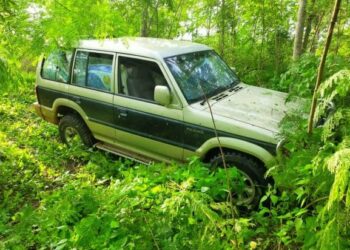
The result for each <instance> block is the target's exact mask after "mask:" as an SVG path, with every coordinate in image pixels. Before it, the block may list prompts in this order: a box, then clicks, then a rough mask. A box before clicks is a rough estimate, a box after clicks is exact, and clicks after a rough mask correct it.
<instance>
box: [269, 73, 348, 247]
mask: <svg viewBox="0 0 350 250" xmlns="http://www.w3.org/2000/svg"><path fill="white" fill-rule="evenodd" d="M349 79H350V78H349V71H348V70H343V71H339V72H337V73H336V74H334V75H333V76H331V77H330V78H328V79H327V80H326V81H325V82H324V83H323V84H322V85H321V88H320V90H319V97H320V100H321V101H320V103H319V106H318V109H317V114H318V115H317V118H316V119H320V118H326V121H325V123H324V125H323V126H322V127H318V128H316V129H315V133H314V134H313V135H312V136H310V135H307V134H306V132H301V131H306V126H307V123H306V121H305V119H302V118H300V117H301V116H289V117H288V118H287V121H286V122H285V123H284V131H285V135H286V136H287V137H288V139H289V140H290V141H289V143H288V144H287V148H288V149H289V151H290V152H291V156H290V157H289V158H286V159H285V161H284V162H283V164H280V165H279V166H278V167H276V168H275V169H274V170H272V171H271V172H272V173H273V175H274V177H275V180H276V182H277V185H278V186H279V187H283V190H285V191H286V192H288V199H289V200H288V202H282V203H281V204H284V206H286V208H287V210H286V212H287V214H288V213H290V211H291V210H292V209H293V210H295V209H297V210H298V209H304V210H305V211H307V213H302V214H297V216H296V217H294V218H293V217H291V219H288V220H287V221H286V222H285V223H283V228H284V227H286V226H287V225H288V224H289V223H295V222H296V221H299V222H300V223H301V224H300V223H299V224H300V225H299V226H298V227H295V229H293V230H292V231H289V233H293V232H294V233H296V239H297V240H298V241H301V242H302V244H303V247H304V248H305V249H310V248H316V249H347V248H349V246H350V242H349V233H348V230H347V229H346V228H347V227H348V226H349V223H350V221H349V217H348V216H347V214H348V212H349V208H350V207H349V204H350V203H349V197H350V191H349V190H350V189H349V184H350V178H349V171H350V150H349V148H350V144H349V129H348V128H349V125H350V116H349V114H350V112H349V96H350V91H349V85H350V84H349V83H350V82H349ZM329 102H333V103H334V104H335V107H336V108H335V110H333V111H332V112H329V110H328V109H327V107H328V103H329ZM296 124H299V125H298V126H295V125H296ZM292 126H293V127H292ZM300 129H301V130H300ZM293 131H294V132H293ZM298 207H300V208H298ZM281 211H283V210H278V211H277V213H280V212H281ZM304 222H306V225H304ZM295 226H297V225H295ZM307 231H308V233H306V232H307ZM310 232H312V233H311V234H310Z"/></svg>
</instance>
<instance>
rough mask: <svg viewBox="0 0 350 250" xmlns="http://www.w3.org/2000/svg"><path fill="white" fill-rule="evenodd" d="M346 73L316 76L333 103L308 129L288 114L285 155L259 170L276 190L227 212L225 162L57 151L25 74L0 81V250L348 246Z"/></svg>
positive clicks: (349, 141)
mask: <svg viewBox="0 0 350 250" xmlns="http://www.w3.org/2000/svg"><path fill="white" fill-rule="evenodd" d="M349 79H350V76H349V72H348V71H345V70H344V71H341V72H339V73H337V74H336V75H334V76H333V77H331V78H330V79H329V80H327V81H326V82H325V84H324V85H323V88H322V90H321V91H320V93H321V97H322V98H323V99H325V100H326V101H330V100H332V101H333V102H334V103H335V104H336V107H337V108H336V110H335V111H334V112H332V113H330V114H329V115H328V119H327V121H326V123H325V125H324V126H323V127H319V128H317V129H316V130H315V133H314V134H313V135H312V136H309V135H307V134H306V126H307V124H306V121H305V120H302V119H301V118H300V117H301V116H300V115H298V114H290V115H289V116H287V118H286V119H285V120H286V121H285V122H284V123H283V126H282V128H283V134H284V136H286V137H287V138H289V143H288V144H287V145H286V147H287V148H288V150H289V151H290V156H289V157H285V158H283V159H281V163H280V164H279V165H276V166H273V167H272V168H271V169H270V171H269V174H270V175H272V176H273V177H274V179H275V187H270V188H269V190H268V191H267V193H266V195H265V196H264V197H263V198H262V201H265V202H263V203H261V204H260V207H259V209H257V211H254V212H251V213H250V214H245V215H242V214H241V215H240V214H239V213H238V212H237V211H236V212H235V213H234V216H232V213H231V211H230V206H229V205H228V204H227V203H226V202H217V200H218V199H216V198H217V197H218V196H222V195H224V194H225V192H226V191H225V190H226V187H225V181H224V179H225V172H224V171H219V172H218V173H217V174H215V175H213V174H211V173H210V172H209V171H208V169H207V167H206V166H204V165H202V164H201V163H200V162H199V161H198V160H196V159H192V160H191V161H190V163H189V164H188V165H177V164H171V165H164V164H154V165H151V166H144V165H141V164H135V163H132V162H130V161H128V160H125V159H119V158H116V157H113V156H111V155H108V154H106V153H104V152H101V151H96V150H92V149H90V150H86V149H81V148H67V147H66V146H65V145H63V144H61V143H60V142H59V141H58V136H57V128H56V127H55V126H54V125H51V124H49V123H47V122H45V121H42V120H41V119H40V118H39V117H37V116H36V115H35V114H34V111H33V110H32V109H31V107H30V105H31V103H32V102H33V101H34V100H35V96H34V91H33V84H32V83H31V82H32V81H30V80H29V81H28V83H25V84H23V85H21V86H20V87H18V90H16V91H11V90H9V88H7V90H5V89H2V90H1V94H0V96H1V105H0V119H1V123H0V173H1V174H0V187H1V188H0V201H1V203H0V248H1V249H72V248H76V249H255V248H257V249H296V248H303V249H347V248H349V247H350V242H349V239H350V235H349V230H348V228H349V226H350V225H349V224H350V219H349V218H350V217H349V209H350V189H349V182H350V181H349V180H350V179H349V168H350V149H349V148H350V138H349V127H350V124H349V123H350V117H349V114H350V110H349V92H350V87H349V86H350V84H349ZM324 103H327V102H324ZM324 110H325V108H324V107H323V106H322V105H321V106H320V108H319V112H318V116H322V114H323V113H324ZM323 116H324V115H323ZM304 131H305V132H304ZM232 174H234V173H232ZM262 204H264V205H262ZM267 205H268V206H267Z"/></svg>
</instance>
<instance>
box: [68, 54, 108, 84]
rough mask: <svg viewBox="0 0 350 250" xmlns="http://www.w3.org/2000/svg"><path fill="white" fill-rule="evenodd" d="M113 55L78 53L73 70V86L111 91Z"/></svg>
mask: <svg viewBox="0 0 350 250" xmlns="http://www.w3.org/2000/svg"><path fill="white" fill-rule="evenodd" d="M112 69H113V55H111V54H103V53H92V52H86V51H78V52H77V54H76V59H75V65H74V70H73V82H72V84H73V85H77V86H81V87H87V88H92V89H98V90H102V91H111V86H112V80H113V74H112V72H113V70H112Z"/></svg>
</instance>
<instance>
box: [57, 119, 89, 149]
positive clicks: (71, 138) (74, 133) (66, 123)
mask: <svg viewBox="0 0 350 250" xmlns="http://www.w3.org/2000/svg"><path fill="white" fill-rule="evenodd" d="M58 131H59V134H60V138H61V140H62V142H64V143H66V144H67V145H68V146H73V145H77V144H84V145H85V146H87V147H92V146H93V145H94V138H93V137H92V135H91V132H90V130H89V128H88V127H87V126H86V124H85V123H84V121H83V120H82V119H81V118H80V117H79V116H77V115H75V114H68V115H65V116H63V118H62V119H61V120H60V123H59V124H58Z"/></svg>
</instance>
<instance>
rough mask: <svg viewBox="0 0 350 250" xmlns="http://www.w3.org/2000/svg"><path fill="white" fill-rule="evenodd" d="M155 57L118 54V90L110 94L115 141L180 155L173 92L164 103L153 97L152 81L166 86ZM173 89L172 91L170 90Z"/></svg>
mask: <svg viewBox="0 0 350 250" xmlns="http://www.w3.org/2000/svg"><path fill="white" fill-rule="evenodd" d="M164 73H165V71H164V70H163V69H162V66H161V65H160V64H158V63H157V62H156V61H154V60H151V59H146V58H140V57H135V56H129V55H119V56H118V94H117V95H116V96H115V98H114V105H115V116H116V123H115V125H116V128H117V134H116V137H117V141H119V142H121V143H124V144H125V145H129V146H132V147H135V148H137V149H139V150H141V151H143V152H147V153H150V154H156V155H158V156H160V157H161V156H165V157H171V158H173V159H177V160H182V158H183V148H182V144H183V112H182V109H181V108H179V105H178V104H179V102H178V100H177V98H176V96H175V95H173V100H172V104H173V105H170V106H169V107H164V106H162V105H160V104H158V103H156V102H155V101H154V88H155V86H156V85H165V86H168V88H169V89H170V91H172V89H171V86H170V85H169V84H168V80H167V76H166V74H164ZM173 93H174V92H173Z"/></svg>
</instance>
